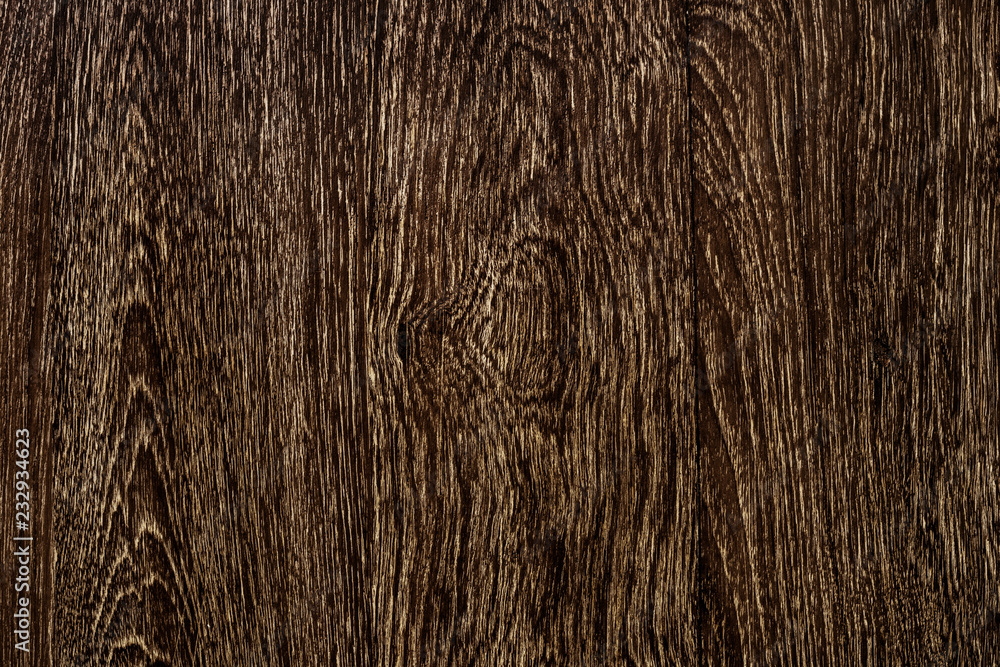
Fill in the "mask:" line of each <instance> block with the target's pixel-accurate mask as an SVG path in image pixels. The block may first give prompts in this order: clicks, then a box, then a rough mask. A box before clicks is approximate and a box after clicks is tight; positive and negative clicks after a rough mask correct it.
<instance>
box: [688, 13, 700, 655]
mask: <svg viewBox="0 0 1000 667" xmlns="http://www.w3.org/2000/svg"><path fill="white" fill-rule="evenodd" d="M691 3H692V0H686V1H685V3H684V65H685V72H684V84H685V87H686V88H687V107H686V109H685V114H686V121H687V154H686V156H685V157H686V165H685V168H686V170H687V214H688V226H689V228H690V229H689V243H690V246H689V248H688V251H689V252H690V254H691V261H690V264H689V266H688V270H689V271H690V272H691V282H690V289H691V322H692V336H693V339H694V340H693V345H692V346H691V373H692V374H691V377H690V378H689V379H688V382H689V383H690V382H692V381H693V382H695V383H696V382H697V377H698V347H699V342H698V252H697V248H698V244H697V235H696V229H695V216H694V171H693V170H692V168H691V164H692V153H693V151H694V146H693V135H692V133H691V105H692V101H691ZM686 389H687V387H684V388H683V390H686ZM689 395H690V396H692V400H693V405H692V409H691V420H692V422H693V428H692V431H693V435H694V450H695V474H694V487H695V492H694V500H695V502H694V510H693V511H694V545H693V547H694V552H695V562H694V579H695V580H694V582H693V584H694V585H693V586H692V590H693V591H696V593H695V595H696V596H697V600H695V604H694V605H693V606H694V609H695V615H696V618H695V619H694V627H695V633H696V635H695V641H696V642H697V645H696V650H697V651H698V664H699V665H703V664H705V651H704V650H703V648H704V647H703V633H702V628H701V621H702V613H703V602H702V593H701V508H702V502H701V440H700V438H699V433H698V426H699V423H698V422H699V420H698V415H699V411H698V405H699V402H700V401H699V397H698V392H697V391H692V392H690V393H689Z"/></svg>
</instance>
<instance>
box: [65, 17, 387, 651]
mask: <svg viewBox="0 0 1000 667" xmlns="http://www.w3.org/2000/svg"><path fill="white" fill-rule="evenodd" d="M350 9H351V7H350V5H337V4H334V3H313V2H307V3H261V2H258V3H250V4H247V5H236V4H234V3H225V2H206V3H188V2H155V3H128V4H124V5H115V6H112V5H110V4H107V3H99V2H81V3H72V4H69V5H67V6H64V7H63V8H62V10H61V12H62V13H61V15H60V16H59V17H58V21H57V23H58V26H59V28H58V33H57V45H56V52H57V58H56V75H55V86H56V96H57V100H58V104H57V106H58V114H57V118H56V137H57V138H56V151H55V158H54V178H53V189H54V195H55V196H54V200H55V201H56V206H55V211H54V216H53V220H54V230H53V242H52V256H53V262H54V267H55V268H54V270H53V276H52V296H51V300H50V307H49V308H50V316H51V318H52V337H51V339H50V341H49V346H48V348H47V352H48V354H51V355H54V363H55V364H56V367H55V370H54V371H53V374H54V377H55V380H54V389H53V395H52V402H53V405H54V409H55V417H54V438H53V443H52V446H53V448H54V452H55V485H56V486H55V488H56V491H55V527H54V531H53V533H52V539H53V541H54V543H55V549H56V555H57V556H56V561H55V566H54V567H55V590H56V591H58V594H57V596H56V599H55V607H56V608H55V611H54V615H53V619H52V624H53V626H54V627H55V628H56V632H54V634H53V636H52V641H53V647H52V652H53V659H54V664H60V665H109V664H110V665H124V664H146V665H150V664H156V665H167V664H170V665H192V664H204V665H222V664H227V665H279V664H285V665H289V664H295V665H299V664H316V665H329V664H363V663H364V660H365V656H366V651H365V647H366V646H367V644H368V640H366V638H365V635H366V633H368V632H370V631H371V630H370V628H371V623H370V619H369V617H368V614H367V612H366V608H367V607H366V599H367V598H366V592H365V589H364V587H363V584H362V573H361V568H362V567H363V565H364V563H365V561H366V558H367V556H366V555H365V552H364V545H365V544H366V541H365V540H364V538H363V535H362V531H363V530H365V528H364V521H365V520H366V519H365V517H366V516H367V510H366V509H365V506H364V504H365V503H366V499H367V498H368V497H369V493H368V492H367V491H366V484H367V483H368V480H369V479H370V471H366V463H365V462H366V461H370V459H371V457H370V455H369V454H366V452H365V450H364V446H365V442H366V438H365V437H364V433H363V427H364V420H363V418H362V416H361V413H360V411H359V410H360V407H361V404H360V400H361V399H360V397H361V395H362V394H361V390H360V389H359V382H360V380H359V375H358V373H355V372H352V370H351V369H352V368H355V367H357V366H358V364H357V361H356V360H357V357H358V355H359V354H360V352H361V345H360V338H359V332H360V329H359V326H360V324H361V318H360V309H359V307H358V301H357V300H356V299H355V296H356V295H357V294H358V293H359V289H358V283H357V273H356V271H357V266H358V262H357V261H356V259H355V258H354V257H353V256H352V253H353V252H355V249H359V248H360V245H359V244H358V241H357V239H358V234H359V229H360V226H359V223H358V220H359V219H360V215H361V213H360V207H361V206H362V204H363V201H364V198H363V197H362V196H361V195H360V192H361V190H360V188H361V187H362V186H363V180H362V179H361V176H360V174H361V171H360V170H359V169H358V167H357V165H358V163H359V160H360V158H358V157H357V156H359V155H363V152H364V150H363V149H364V135H363V134H362V132H361V128H363V126H364V123H363V122H362V114H363V112H364V111H365V107H364V105H363V104H362V103H361V102H360V100H361V99H363V96H364V93H365V90H364V86H363V85H362V83H361V82H362V81H363V80H364V76H365V75H364V68H363V62H361V63H359V62H357V61H356V59H355V56H356V53H357V52H360V49H358V50H357V51H355V50H352V49H344V48H343V45H344V44H345V43H347V44H351V43H352V41H351V40H355V39H357V40H363V36H362V35H361V34H360V33H361V32H363V31H364V30H366V25H367V22H366V17H365V16H364V15H352V14H351V13H350ZM356 33H357V34H356Z"/></svg>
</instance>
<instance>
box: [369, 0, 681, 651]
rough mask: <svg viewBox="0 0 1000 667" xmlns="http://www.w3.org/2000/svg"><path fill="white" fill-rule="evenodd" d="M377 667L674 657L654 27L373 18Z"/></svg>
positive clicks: (672, 57)
mask: <svg viewBox="0 0 1000 667" xmlns="http://www.w3.org/2000/svg"><path fill="white" fill-rule="evenodd" d="M385 20H386V25H387V29H386V35H385V38H384V41H380V49H379V52H380V53H381V60H380V61H379V63H378V66H377V69H376V80H375V84H374V88H375V90H376V91H377V92H376V94H375V99H374V100H373V103H374V104H375V105H376V112H375V113H374V114H373V117H374V118H377V119H378V120H379V122H380V125H379V127H378V131H379V135H378V136H379V139H378V140H377V142H376V150H377V151H378V152H377V154H376V156H375V159H374V161H373V164H374V168H375V175H374V180H373V190H374V194H373V196H374V198H375V201H376V204H375V208H374V210H373V211H372V213H373V216H372V218H371V220H370V225H369V230H370V236H369V238H368V257H367V271H368V281H369V285H370V296H369V299H368V330H367V336H366V342H367V346H368V352H367V355H366V358H367V360H368V364H369V366H368V369H369V370H368V373H369V377H371V378H372V384H371V391H370V400H371V404H370V411H371V412H370V415H371V420H372V437H373V446H374V448H375V480H376V487H375V506H376V516H377V524H376V525H377V528H376V531H375V553H376V560H375V562H374V571H373V574H372V588H373V590H374V591H375V604H374V609H375V614H376V619H377V620H376V627H378V628H379V634H378V636H377V638H376V640H377V656H378V661H377V662H378V664H384V665H390V664H392V665H402V664H496V665H507V664H510V665H536V664H553V665H554V664H603V663H608V664H664V663H666V662H668V661H669V662H675V663H676V662H680V663H691V662H693V661H694V660H696V646H697V641H696V636H695V634H694V632H693V630H694V625H693V619H694V614H695V596H694V591H695V560H694V557H695V551H694V545H695V516H694V510H695V503H694V491H695V480H696V476H695V473H694V471H695V467H694V466H695V449H694V438H693V400H692V398H691V396H690V392H689V391H686V387H688V386H689V385H690V384H691V382H692V379H693V376H692V366H691V359H692V345H693V321H692V319H691V317H690V313H691V297H692V290H691V257H690V253H689V252H688V251H687V248H688V244H689V239H690V229H689V226H688V222H687V220H688V217H687V215H686V214H687V208H686V207H687V195H688V191H689V185H688V182H687V171H686V168H687V159H686V152H685V146H686V130H687V123H686V115H685V114H686V105H685V104H684V100H685V97H686V95H687V84H686V78H685V77H686V68H685V66H684V60H683V49H684V36H683V32H682V31H683V14H682V13H681V12H680V11H679V7H678V6H677V5H668V4H659V5H656V4H654V5H646V6H643V7H640V6H639V5H621V6H614V7H612V6H608V7H606V8H600V7H597V6H592V7H580V6H574V5H572V4H570V3H564V4H561V5H560V4H557V3H552V4H549V5H541V4H536V3H525V4H523V5H520V4H514V3H512V4H510V5H503V6H501V5H494V6H490V7H472V6H467V5H464V4H462V3H443V4H442V5H440V6H434V7H431V6H427V5H424V4H422V3H398V4H397V5H393V6H391V7H390V8H389V9H388V10H387V14H386V19H385Z"/></svg>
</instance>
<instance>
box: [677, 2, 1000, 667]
mask: <svg viewBox="0 0 1000 667" xmlns="http://www.w3.org/2000/svg"><path fill="white" fill-rule="evenodd" d="M690 30H691V42H692V56H691V67H692V75H691V87H692V96H691V110H692V111H691V113H692V149H693V150H692V156H693V182H694V196H693V201H692V204H693V210H694V214H693V215H694V222H693V224H694V226H695V230H696V238H697V248H696V251H697V262H698V270H697V285H698V287H697V311H698V333H699V348H700V352H699V366H700V368H701V369H702V371H701V374H700V376H699V389H700V391H699V405H698V415H699V418H698V437H699V443H700V452H701V457H700V464H701V470H702V482H701V488H702V489H703V494H702V503H703V504H702V512H701V513H700V517H699V520H700V526H701V536H702V542H701V544H702V550H701V558H700V561H699V574H700V576H701V578H702V581H704V582H705V586H704V590H703V593H702V603H703V605H704V607H703V613H702V615H701V619H700V620H701V638H702V642H703V648H704V652H703V660H704V661H705V663H706V664H746V663H757V662H760V663H762V664H763V663H768V664H874V663H880V664H987V663H988V664H994V663H995V660H996V654H997V646H998V641H997V640H998V631H1000V628H998V627H997V587H996V567H997V562H996V550H997V540H998V539H1000V537H998V536H1000V533H998V531H997V530H996V527H997V523H996V521H997V505H996V500H995V499H996V470H997V455H998V439H997V435H996V401H995V396H996V392H997V374H996V361H995V348H996V328H995V326H993V325H991V324H989V323H988V322H991V321H993V318H994V317H995V313H996V307H997V294H998V289H997V284H996V280H995V279H994V277H993V276H994V275H995V273H994V271H993V269H992V267H993V266H994V265H995V262H996V252H997V241H998V237H997V231H996V226H995V218H996V207H997V179H996V178H991V177H990V175H991V174H994V175H995V173H996V150H997V144H996V138H997V135H996V114H997V76H998V71H997V65H998V62H997V60H996V45H997V39H996V37H997V34H996V30H997V28H996V10H995V7H992V5H991V4H990V3H956V4H954V5H951V6H949V7H948V8H945V6H944V5H943V4H941V3H933V2H923V3H919V2H918V3H906V2H898V3H861V4H860V5H858V6H855V5H852V4H850V3H839V2H821V3H798V2H796V3H790V4H786V3H767V2H754V3H747V4H743V5H730V4H722V3H711V2H703V3H694V4H693V5H692V9H691V13H690Z"/></svg>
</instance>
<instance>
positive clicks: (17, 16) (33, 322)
mask: <svg viewBox="0 0 1000 667" xmlns="http://www.w3.org/2000/svg"><path fill="white" fill-rule="evenodd" d="M51 9H52V8H51V7H47V6H44V3H33V2H18V1H11V2H5V3H3V4H2V5H0V109H2V110H3V113H2V114H0V271H2V274H0V340H2V341H3V342H2V344H0V348H2V350H3V353H2V355H0V399H2V401H3V408H2V409H0V437H2V438H3V440H2V443H0V446H2V448H3V454H2V455H0V508H2V509H0V516H2V517H3V520H2V522H0V543H2V544H3V547H2V548H0V571H2V572H3V574H4V576H3V586H4V591H3V595H0V618H2V619H3V622H4V628H5V630H4V633H3V639H2V640H0V664H4V665H28V664H32V663H31V660H32V658H33V657H35V656H37V657H38V658H40V659H41V660H43V661H44V660H46V659H47V656H48V642H47V633H46V628H47V623H46V619H47V618H48V617H49V615H50V613H51V604H50V600H51V586H52V580H51V576H50V575H49V567H48V563H49V562H50V559H51V549H50V544H49V542H47V541H46V540H44V539H41V540H38V541H37V542H35V541H34V540H32V541H31V542H28V541H27V540H21V541H18V542H15V541H14V537H15V536H18V537H21V538H24V537H34V536H44V535H47V534H49V533H50V532H51V529H50V526H51V520H52V515H51V505H52V503H51V493H52V488H51V479H52V474H51V470H52V458H51V454H50V448H49V442H50V434H51V428H50V427H49V419H48V415H47V412H46V410H47V408H48V406H47V405H46V402H45V401H44V400H43V397H44V395H45V389H44V384H45V376H46V372H45V371H46V366H47V363H48V361H47V360H46V359H45V356H44V355H43V354H42V350H43V346H44V340H45V333H46V318H45V309H46V298H47V293H48V282H47V276H48V274H49V272H50V270H51V267H50V264H49V261H48V244H49V220H50V215H49V206H50V200H49V197H48V195H49V188H48V184H49V181H50V170H51V160H50V155H51V145H52V144H51V141H52V133H51V129H52V123H51V114H52V104H51V101H52V88H51V85H50V82H51V71H52V70H51V66H52V56H53V52H52V13H51ZM22 429H26V430H27V431H28V434H27V435H28V438H27V440H28V442H29V443H30V445H29V447H28V448H27V449H28V452H29V454H28V462H29V463H28V465H27V470H25V469H24V468H23V467H20V466H18V465H17V462H18V461H21V460H23V459H21V458H20V457H19V456H17V455H16V454H15V451H16V450H15V443H16V442H17V439H18V438H19V437H21V436H23V435H24V434H23V433H19V431H21V430H22ZM17 449H22V450H23V448H20V447H18V448H17ZM18 473H19V474H18ZM24 473H27V475H25V474H24ZM16 474H17V476H16V477H15V475H16ZM15 482H27V488H26V489H24V486H22V489H24V491H22V493H27V500H25V498H24V496H20V497H17V496H16V488H15ZM23 502H27V503H28V508H27V514H28V516H27V518H28V521H27V522H26V523H27V528H26V529H18V528H16V524H15V520H18V521H22V520H23V519H24V517H18V516H17V514H16V512H17V511H19V510H24V509H25V508H24V507H23V506H21V507H19V506H18V505H16V503H23ZM26 544H30V548H29V561H30V562H29V565H28V570H29V571H28V579H27V582H25V581H23V580H20V581H18V580H19V579H21V573H20V566H21V563H20V562H19V561H20V558H15V555H14V552H15V549H20V548H22V547H24V546H25V545H26ZM16 579H17V580H16ZM25 583H26V584H27V586H28V588H27V590H25V589H23V588H20V587H21V586H22V585H24V584H25ZM20 598H25V599H27V601H28V605H27V608H28V614H29V616H30V627H29V628H28V632H29V633H30V634H29V638H28V649H29V653H27V654H26V653H24V652H23V651H21V650H17V649H15V643H16V642H18V643H19V642H21V641H22V638H19V637H15V634H14V629H15V623H16V621H15V616H14V613H15V611H19V610H20V608H21V607H20V604H19V602H18V601H19V600H20ZM17 620H20V619H17Z"/></svg>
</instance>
